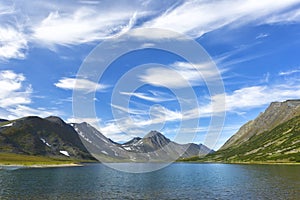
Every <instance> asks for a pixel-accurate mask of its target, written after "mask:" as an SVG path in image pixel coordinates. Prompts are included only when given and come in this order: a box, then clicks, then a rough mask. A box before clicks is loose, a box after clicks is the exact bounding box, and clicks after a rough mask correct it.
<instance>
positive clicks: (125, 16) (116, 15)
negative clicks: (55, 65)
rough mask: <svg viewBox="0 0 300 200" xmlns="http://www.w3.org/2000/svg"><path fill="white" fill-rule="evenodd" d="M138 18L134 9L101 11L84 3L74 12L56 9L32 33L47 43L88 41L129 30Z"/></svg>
mask: <svg viewBox="0 0 300 200" xmlns="http://www.w3.org/2000/svg"><path fill="white" fill-rule="evenodd" d="M135 18H136V13H135V12H132V11H122V10H115V11H112V12H105V11H103V10H102V12H99V11H97V10H94V9H91V8H85V7H83V8H78V9H77V10H75V11H74V12H73V13H60V12H58V11H56V12H51V13H50V14H49V15H48V17H47V18H45V19H44V20H43V21H42V22H40V23H39V24H37V25H35V26H34V27H33V28H32V31H33V35H32V37H33V39H34V40H37V41H39V42H42V43H44V44H46V45H77V44H82V43H88V42H92V41H96V40H103V39H108V38H111V37H114V36H116V35H119V34H122V33H124V32H126V31H127V30H129V29H130V28H131V27H132V26H133V24H134V21H135Z"/></svg>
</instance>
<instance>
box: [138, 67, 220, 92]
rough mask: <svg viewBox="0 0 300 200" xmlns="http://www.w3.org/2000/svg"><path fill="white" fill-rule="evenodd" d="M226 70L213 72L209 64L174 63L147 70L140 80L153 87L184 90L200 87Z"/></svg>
mask: <svg viewBox="0 0 300 200" xmlns="http://www.w3.org/2000/svg"><path fill="white" fill-rule="evenodd" d="M225 71H226V70H225V69H223V70H219V71H215V70H214V69H213V68H212V66H211V64H206V63H204V64H190V63H187V62H175V63H173V64H171V65H170V66H169V67H168V68H167V67H155V68H149V69H147V70H146V72H145V73H144V74H143V75H140V77H139V78H140V80H141V81H143V82H145V83H147V84H151V85H154V86H164V87H167V88H185V87H191V86H195V85H201V84H203V82H204V80H205V81H210V80H214V79H216V78H217V77H219V75H221V74H222V73H224V72H225Z"/></svg>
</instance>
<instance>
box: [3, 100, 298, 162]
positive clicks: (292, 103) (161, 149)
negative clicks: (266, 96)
mask: <svg viewBox="0 0 300 200" xmlns="http://www.w3.org/2000/svg"><path fill="white" fill-rule="evenodd" d="M1 152H7V153H16V154H24V155H40V156H46V157H54V158H66V157H67V158H69V159H80V160H93V159H95V158H96V159H98V160H100V161H102V162H157V161H173V160H176V159H178V158H179V160H183V161H204V162H207V161H208V162H300V100H287V101H284V102H273V103H271V104H270V106H269V107H268V108H267V109H266V110H265V111H264V112H262V113H260V114H259V116H258V117H257V118H256V119H254V120H251V121H249V122H247V123H246V124H245V125H243V126H242V127H241V128H240V129H239V130H238V131H237V133H236V134H234V135H233V136H232V137H231V138H229V139H228V140H227V142H225V144H224V145H223V146H222V147H221V148H220V149H219V150H218V151H216V152H214V151H213V150H211V149H209V148H208V147H206V146H205V145H202V144H194V143H189V144H178V143H176V142H173V141H171V140H170V139H168V138H166V137H165V136H164V135H163V134H162V133H160V132H158V131H150V132H149V133H148V134H146V135H145V136H144V137H143V138H140V137H135V138H133V139H132V140H130V141H128V142H125V143H123V144H120V143H117V142H114V141H113V140H111V139H109V138H107V137H105V136H104V135H103V134H102V133H101V132H100V131H98V130H97V129H96V128H94V127H93V126H91V125H90V124H88V123H86V122H83V123H71V124H68V123H65V122H64V121H63V120H62V119H60V118H59V117H54V116H50V117H46V118H40V117H36V116H31V117H24V118H20V119H16V120H5V119H0V153H1Z"/></svg>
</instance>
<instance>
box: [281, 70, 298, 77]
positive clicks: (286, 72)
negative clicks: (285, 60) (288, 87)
mask: <svg viewBox="0 0 300 200" xmlns="http://www.w3.org/2000/svg"><path fill="white" fill-rule="evenodd" d="M299 72H300V69H292V70H289V71H283V72H279V74H278V75H279V76H288V75H291V74H295V73H299Z"/></svg>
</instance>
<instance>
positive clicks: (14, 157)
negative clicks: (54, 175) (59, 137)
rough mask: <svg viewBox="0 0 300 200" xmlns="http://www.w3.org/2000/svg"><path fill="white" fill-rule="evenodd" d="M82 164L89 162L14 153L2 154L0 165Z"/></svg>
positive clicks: (0, 155)
mask: <svg viewBox="0 0 300 200" xmlns="http://www.w3.org/2000/svg"><path fill="white" fill-rule="evenodd" d="M81 162H87V161H84V160H70V159H63V158H50V157H43V156H31V155H20V154H13V153H0V165H22V166H33V165H49V166H50V165H72V164H78V163H81Z"/></svg>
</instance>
